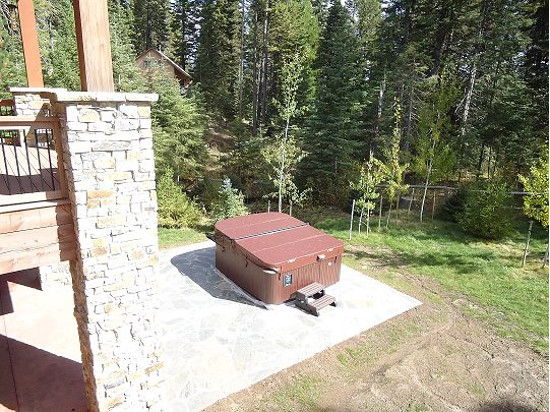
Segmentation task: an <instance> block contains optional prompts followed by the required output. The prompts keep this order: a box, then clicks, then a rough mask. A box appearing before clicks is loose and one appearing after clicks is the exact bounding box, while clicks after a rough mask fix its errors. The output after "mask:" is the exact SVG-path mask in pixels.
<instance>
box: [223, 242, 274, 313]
mask: <svg viewBox="0 0 550 412" xmlns="http://www.w3.org/2000/svg"><path fill="white" fill-rule="evenodd" d="M216 268H218V270H219V271H220V272H222V273H223V274H224V275H225V276H227V278H229V279H231V280H232V281H233V282H234V283H235V284H236V285H237V286H239V287H240V288H241V289H243V290H245V291H246V292H248V293H250V294H251V295H252V296H254V297H255V298H257V299H259V300H261V301H262V302H265V303H270V304H271V303H280V302H279V301H277V298H276V296H274V288H273V285H274V284H275V283H276V282H275V280H274V278H276V277H277V275H276V274H270V273H266V272H264V270H262V269H261V268H260V267H258V266H257V265H255V264H254V263H253V262H250V261H249V260H248V259H246V258H245V256H244V255H242V254H241V253H238V251H237V250H236V249H235V247H232V246H227V247H225V248H223V247H221V246H219V245H218V246H216Z"/></svg>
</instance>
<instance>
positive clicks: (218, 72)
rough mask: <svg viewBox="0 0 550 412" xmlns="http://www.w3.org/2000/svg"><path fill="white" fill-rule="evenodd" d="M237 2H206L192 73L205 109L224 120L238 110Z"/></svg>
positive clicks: (223, 0) (239, 28)
mask: <svg viewBox="0 0 550 412" xmlns="http://www.w3.org/2000/svg"><path fill="white" fill-rule="evenodd" d="M239 6H240V1H238V0H207V1H206V3H205V5H204V7H203V10H202V22H201V33H200V40H199V50H198V57H197V67H196V69H195V74H196V80H198V81H199V82H200V87H201V90H202V91H203V93H204V99H205V102H206V104H207V107H209V109H210V110H211V111H212V112H213V114H214V115H218V116H221V117H222V118H223V119H225V120H232V119H233V118H234V117H235V114H236V112H237V106H238V79H239V66H240V36H241V14H240V7H239Z"/></svg>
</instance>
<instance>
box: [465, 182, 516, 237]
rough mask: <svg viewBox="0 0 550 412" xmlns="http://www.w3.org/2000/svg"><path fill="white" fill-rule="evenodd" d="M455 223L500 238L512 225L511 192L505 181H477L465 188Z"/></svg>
mask: <svg viewBox="0 0 550 412" xmlns="http://www.w3.org/2000/svg"><path fill="white" fill-rule="evenodd" d="M465 196H466V198H465V202H464V208H463V210H462V211H461V212H460V213H459V214H458V224H459V225H460V227H461V228H462V229H463V230H464V231H465V232H466V233H469V234H471V235H473V236H476V237H479V238H482V239H494V240H498V239H502V238H503V237H505V236H506V235H508V234H509V233H510V231H511V229H512V208H511V205H512V203H513V199H512V195H511V194H510V188H509V187H508V185H507V184H506V183H505V182H503V181H502V180H499V179H497V178H493V179H492V180H490V181H488V182H486V183H477V184H475V185H474V186H473V187H472V188H471V189H469V190H468V191H467V192H466V195H465Z"/></svg>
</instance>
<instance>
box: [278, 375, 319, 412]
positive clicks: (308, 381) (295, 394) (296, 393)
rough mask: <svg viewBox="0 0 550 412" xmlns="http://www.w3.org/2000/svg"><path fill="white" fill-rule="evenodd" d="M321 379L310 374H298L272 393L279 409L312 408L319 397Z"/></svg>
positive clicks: (296, 409)
mask: <svg viewBox="0 0 550 412" xmlns="http://www.w3.org/2000/svg"><path fill="white" fill-rule="evenodd" d="M321 385H322V381H321V379H319V378H316V377H312V376H305V375H299V376H297V377H296V378H294V379H293V380H292V382H290V383H289V384H287V385H285V386H284V387H283V388H281V389H279V390H278V391H276V392H275V393H273V395H272V397H271V398H272V400H273V401H274V402H275V404H276V405H277V407H276V408H275V410H280V411H290V410H293V411H300V410H311V409H314V408H315V407H316V406H317V404H318V402H319V399H320V397H321Z"/></svg>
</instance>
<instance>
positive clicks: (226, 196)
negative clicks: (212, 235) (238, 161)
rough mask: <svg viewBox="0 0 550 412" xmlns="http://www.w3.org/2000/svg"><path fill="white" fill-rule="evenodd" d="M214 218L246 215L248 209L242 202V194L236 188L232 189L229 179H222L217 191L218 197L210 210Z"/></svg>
mask: <svg viewBox="0 0 550 412" xmlns="http://www.w3.org/2000/svg"><path fill="white" fill-rule="evenodd" d="M212 212H213V214H214V217H215V219H216V220H220V219H227V218H230V217H235V216H242V215H247V214H248V213H249V212H248V209H247V207H246V206H245V204H244V195H243V194H242V192H241V191H240V190H238V189H234V188H233V186H232V185H231V180H230V179H229V178H228V177H226V178H224V179H223V182H222V186H221V188H220V190H219V192H218V199H217V201H216V203H215V204H214V207H213V210H212Z"/></svg>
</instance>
